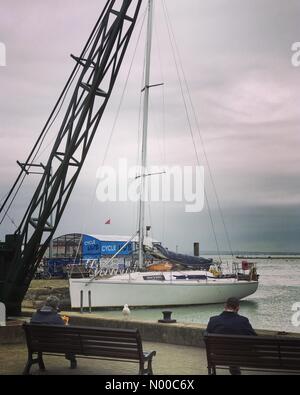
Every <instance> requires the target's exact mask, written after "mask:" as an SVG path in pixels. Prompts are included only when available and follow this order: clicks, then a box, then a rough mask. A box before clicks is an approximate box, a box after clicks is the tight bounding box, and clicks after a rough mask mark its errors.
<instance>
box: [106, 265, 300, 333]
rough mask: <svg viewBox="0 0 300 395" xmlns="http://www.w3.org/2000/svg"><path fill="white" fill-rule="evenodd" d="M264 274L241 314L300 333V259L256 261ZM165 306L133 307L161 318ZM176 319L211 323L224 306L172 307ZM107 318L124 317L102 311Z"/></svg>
mask: <svg viewBox="0 0 300 395" xmlns="http://www.w3.org/2000/svg"><path fill="white" fill-rule="evenodd" d="M255 262H257V264H258V272H259V274H260V284H259V288H258V291H257V292H256V293H255V294H254V295H252V296H249V297H248V298H247V299H245V300H244V301H242V303H241V310H240V314H241V315H245V316H247V317H248V318H249V319H250V322H251V323H252V325H253V327H255V328H257V329H272V330H278V331H285V332H296V333H300V326H298V327H295V326H293V324H292V316H293V314H294V312H293V311H292V307H293V304H294V303H300V260H288V259H276V260H256V261H255ZM162 310H163V309H162V308H148V309H132V311H131V319H133V320H135V319H136V320H146V321H157V320H158V319H161V318H162ZM170 310H172V311H173V316H172V317H173V318H174V319H176V320H177V321H178V322H182V323H200V324H207V323H208V320H209V317H211V316H212V315H217V314H219V313H220V312H221V311H222V310H223V305H205V306H186V307H172V308H171V309H170ZM100 314H101V315H102V316H106V317H115V318H116V317H122V313H121V312H120V311H107V312H101V313H100ZM299 324H300V322H299Z"/></svg>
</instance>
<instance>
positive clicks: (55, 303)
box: [45, 295, 59, 310]
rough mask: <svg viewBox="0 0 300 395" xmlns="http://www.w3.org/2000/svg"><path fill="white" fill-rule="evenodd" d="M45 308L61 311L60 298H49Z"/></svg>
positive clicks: (52, 296)
mask: <svg viewBox="0 0 300 395" xmlns="http://www.w3.org/2000/svg"><path fill="white" fill-rule="evenodd" d="M45 306H48V307H52V309H54V310H58V309H59V299H58V297H57V296H54V295H51V296H48V298H47V300H46V303H45Z"/></svg>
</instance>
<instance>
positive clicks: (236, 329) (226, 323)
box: [206, 298, 256, 375]
mask: <svg viewBox="0 0 300 395" xmlns="http://www.w3.org/2000/svg"><path fill="white" fill-rule="evenodd" d="M239 309H240V302H239V300H238V299H236V298H229V299H228V300H227V302H226V304H225V309H224V311H223V313H221V314H220V315H218V316H216V317H211V318H210V320H209V323H208V326H207V329H206V331H207V333H214V334H219V335H241V336H256V332H255V330H254V329H253V328H252V326H251V324H250V322H249V320H248V318H246V317H243V316H241V315H239V314H238V312H239ZM229 370H230V373H231V374H232V375H240V374H241V371H240V369H239V368H238V367H230V369H229Z"/></svg>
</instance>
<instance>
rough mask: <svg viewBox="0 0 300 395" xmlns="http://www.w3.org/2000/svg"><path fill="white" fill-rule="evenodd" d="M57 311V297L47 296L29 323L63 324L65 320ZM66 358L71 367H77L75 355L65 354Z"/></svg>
mask: <svg viewBox="0 0 300 395" xmlns="http://www.w3.org/2000/svg"><path fill="white" fill-rule="evenodd" d="M58 312H59V299H58V298H57V297H56V296H49V297H48V298H47V300H46V303H45V304H44V306H42V307H41V308H40V309H38V310H37V312H36V313H35V314H34V315H33V316H32V318H31V320H30V323H31V324H36V325H58V326H59V325H60V326H63V325H65V321H64V320H63V318H62V317H61V316H60V315H59V314H58ZM66 359H68V360H69V361H70V363H71V369H75V368H76V367H77V362H76V358H75V355H73V354H71V353H70V354H66Z"/></svg>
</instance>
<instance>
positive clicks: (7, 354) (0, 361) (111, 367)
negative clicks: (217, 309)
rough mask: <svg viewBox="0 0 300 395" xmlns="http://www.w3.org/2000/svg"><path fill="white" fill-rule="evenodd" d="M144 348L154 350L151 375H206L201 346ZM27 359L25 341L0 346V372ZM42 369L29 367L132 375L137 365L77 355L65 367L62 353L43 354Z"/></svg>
mask: <svg viewBox="0 0 300 395" xmlns="http://www.w3.org/2000/svg"><path fill="white" fill-rule="evenodd" d="M143 347H144V350H146V351H151V350H156V352H157V355H156V356H155V357H154V359H153V370H154V374H155V375H207V369H206V353H205V350H204V349H201V348H195V347H186V346H176V345H170V344H161V343H150V342H143ZM26 360H27V350H26V346H25V345H22V344H20V345H4V346H3V345H2V346H0V375H19V374H22V371H23V368H24V366H25V363H26ZM44 361H45V365H46V369H47V370H46V372H40V371H39V370H38V367H37V365H35V366H33V367H32V374H33V375H136V374H137V372H138V365H137V364H131V363H124V362H123V363H122V362H110V361H99V360H98V361H95V360H88V359H78V369H76V370H71V369H69V362H68V361H67V360H65V359H64V358H62V357H51V356H45V357H44Z"/></svg>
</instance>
